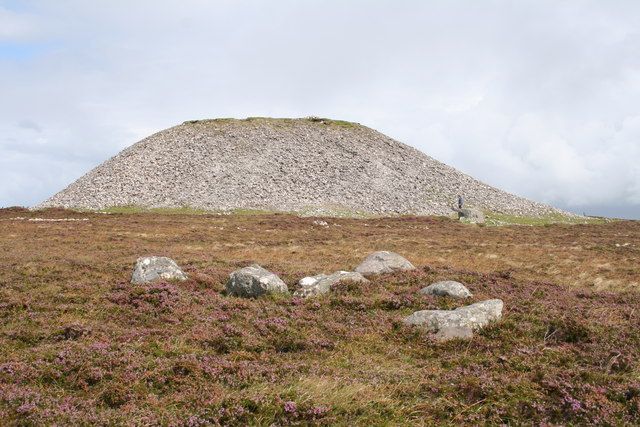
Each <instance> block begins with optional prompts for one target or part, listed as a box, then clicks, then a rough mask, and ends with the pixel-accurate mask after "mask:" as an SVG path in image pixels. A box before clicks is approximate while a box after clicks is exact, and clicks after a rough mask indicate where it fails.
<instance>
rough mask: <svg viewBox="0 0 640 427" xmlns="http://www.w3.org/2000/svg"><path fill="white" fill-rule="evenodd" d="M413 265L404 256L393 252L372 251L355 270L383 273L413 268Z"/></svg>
mask: <svg viewBox="0 0 640 427" xmlns="http://www.w3.org/2000/svg"><path fill="white" fill-rule="evenodd" d="M414 269H415V267H414V266H413V264H411V263H410V262H409V261H408V260H407V259H406V258H404V257H402V256H401V255H399V254H397V253H395V252H389V251H378V252H374V253H372V254H371V255H369V256H368V257H366V258H365V260H364V261H362V264H360V265H359V266H358V267H356V272H357V273H360V274H363V275H368V274H384V273H393V272H396V271H404V270H414Z"/></svg>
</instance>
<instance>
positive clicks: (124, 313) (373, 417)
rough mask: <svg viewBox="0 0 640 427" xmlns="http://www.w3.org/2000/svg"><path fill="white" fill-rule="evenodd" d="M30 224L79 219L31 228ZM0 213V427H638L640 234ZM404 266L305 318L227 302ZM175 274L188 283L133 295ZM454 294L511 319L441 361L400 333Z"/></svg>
mask: <svg viewBox="0 0 640 427" xmlns="http://www.w3.org/2000/svg"><path fill="white" fill-rule="evenodd" d="M16 217H23V218H36V217H38V218H78V219H82V218H88V220H86V221H57V222H53V221H29V220H27V219H14V218H16ZM313 221H314V219H313V218H298V217H294V216H288V215H226V216H225V215H166V214H159V213H154V214H113V215H104V214H87V213H74V212H67V211H41V212H27V211H21V210H17V209H13V210H0V231H1V232H0V254H1V255H0V419H2V423H3V424H20V425H40V424H55V423H57V424H74V425H78V424H103V425H104V424H109V425H112V424H140V425H144V424H149V425H155V424H165V425H190V426H198V425H209V424H214V425H215V424H223V425H229V424H231V425H242V424H258V425H270V424H272V423H275V424H278V425H291V424H294V425H295V424H313V423H317V424H341V425H379V424H393V425H406V424H417V425H423V424H424V425H432V424H469V425H477V424H485V423H489V424H500V423H507V424H543V423H562V424H584V423H594V424H638V423H640V377H639V373H640V371H639V365H638V362H639V360H638V354H639V352H638V349H639V348H640V328H639V326H640V310H638V306H639V304H640V294H639V293H638V291H637V287H638V281H639V280H640V263H639V261H638V259H639V258H640V256H639V255H640V223H638V222H613V223H609V224H600V225H597V224H592V225H552V226H540V227H477V226H470V225H463V224H458V223H455V222H453V221H451V220H448V219H440V218H390V219H364V220H363V219H361V220H355V219H336V220H328V222H329V225H328V226H327V227H324V226H320V225H316V224H314V223H313ZM378 249H386V250H393V251H397V252H399V253H401V254H403V255H405V256H406V257H407V258H408V259H410V260H411V261H412V262H413V263H414V264H415V265H417V266H418V267H419V268H418V270H417V271H415V272H411V273H402V274H396V275H391V276H385V277H380V278H375V279H374V280H372V281H371V283H370V284H366V285H364V284H353V283H344V284H341V285H339V286H338V287H336V288H335V289H334V290H333V292H331V293H330V294H328V295H325V296H322V297H319V298H316V299H310V300H306V301H302V300H297V299H292V298H290V297H278V298H275V297H269V298H264V299H260V300H244V299H239V298H234V297H229V296H226V295H224V292H223V289H224V281H225V279H226V276H227V275H228V273H229V272H230V271H232V270H233V269H235V268H237V267H240V266H244V265H246V264H247V263H249V262H252V261H255V262H258V263H260V264H261V265H263V266H264V267H266V268H268V269H271V270H272V271H274V272H276V273H278V274H280V276H281V277H282V278H283V279H284V280H285V281H286V282H287V284H288V285H289V287H290V289H292V288H293V286H294V283H295V282H296V280H297V279H298V278H300V277H302V276H305V275H309V274H314V273H318V272H327V273H329V272H332V271H334V270H337V269H351V268H353V267H355V266H356V265H357V264H358V263H359V261H360V260H361V259H362V258H364V257H365V256H366V255H367V254H368V253H369V252H371V251H373V250H378ZM144 255H166V256H169V257H172V258H174V259H175V260H176V261H178V263H179V264H180V265H181V266H182V267H183V268H184V269H185V271H186V272H187V273H188V274H189V275H190V277H191V278H190V280H188V281H186V282H183V283H164V282H160V283H155V284H153V285H145V286H132V285H130V284H129V283H128V281H129V279H130V274H131V271H132V267H133V264H134V262H135V259H136V258H137V257H139V256H144ZM441 278H447V279H457V280H460V281H462V282H464V283H466V284H468V287H469V288H470V289H471V291H472V292H474V294H475V298H474V300H475V301H477V300H482V299H487V298H502V299H503V300H504V301H505V312H504V318H503V320H502V321H501V322H500V323H498V324H495V325H493V326H491V327H489V328H487V329H485V330H484V331H482V332H481V333H480V334H478V335H477V336H476V337H475V338H474V339H473V340H471V341H466V342H465V341H451V342H447V343H436V342H434V341H432V340H431V338H430V337H429V336H427V335H426V334H424V333H422V332H420V331H419V330H416V329H412V328H408V327H405V326H403V325H401V324H400V323H399V320H400V319H402V317H403V316H406V315H408V314H410V313H411V312H412V311H415V310H418V309H426V308H436V307H441V308H451V307H455V306H456V305H458V304H460V303H458V302H456V301H453V300H448V299H444V300H442V299H435V298H433V297H428V296H422V295H418V294H417V293H416V291H417V290H418V289H419V288H420V287H422V286H424V285H426V284H429V283H430V282H431V281H433V280H435V279H441Z"/></svg>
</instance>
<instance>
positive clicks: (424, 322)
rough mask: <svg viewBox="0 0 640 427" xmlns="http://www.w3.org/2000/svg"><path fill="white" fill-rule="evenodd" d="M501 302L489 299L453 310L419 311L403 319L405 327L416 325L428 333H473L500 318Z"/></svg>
mask: <svg viewBox="0 0 640 427" xmlns="http://www.w3.org/2000/svg"><path fill="white" fill-rule="evenodd" d="M503 305H504V304H503V302H502V300H499V299H490V300H486V301H482V302H477V303H475V304H471V305H467V306H464V307H458V308H456V309H455V310H421V311H416V312H415V313H413V314H412V315H411V316H408V317H406V318H405V319H404V323H405V324H407V325H416V326H419V327H421V328H424V329H426V330H427V331H428V332H436V333H437V332H440V331H443V330H444V331H446V330H451V329H447V328H454V329H456V330H458V331H459V330H463V329H469V330H471V331H475V330H478V329H481V328H483V327H485V326H486V325H488V324H489V323H490V322H493V321H496V320H499V319H500V318H501V317H502V307H503Z"/></svg>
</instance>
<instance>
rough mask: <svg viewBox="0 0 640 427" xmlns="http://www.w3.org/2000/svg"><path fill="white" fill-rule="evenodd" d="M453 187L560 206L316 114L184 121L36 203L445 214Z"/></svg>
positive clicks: (494, 204)
mask: <svg viewBox="0 0 640 427" xmlns="http://www.w3.org/2000/svg"><path fill="white" fill-rule="evenodd" d="M458 194H462V195H463V196H464V199H465V203H467V204H468V205H472V206H476V207H479V208H482V209H485V210H491V211H494V212H500V213H504V214H512V215H526V216H539V215H546V214H552V213H558V212H560V211H558V210H555V209H553V208H551V207H549V206H546V205H543V204H540V203H535V202H532V201H530V200H527V199H524V198H521V197H517V196H514V195H511V194H509V193H506V192H503V191H500V190H498V189H496V188H493V187H490V186H488V185H486V184H483V183H482V182H479V181H477V180H475V179H473V178H471V177H470V176H468V175H465V174H463V173H461V172H459V171H457V170H456V169H454V168H452V167H449V166H447V165H445V164H443V163H440V162H438V161H436V160H434V159H433V158H431V157H429V156H427V155H425V154H424V153H422V152H420V151H418V150H416V149H414V148H411V147H409V146H407V145H405V144H402V143H400V142H398V141H395V140H393V139H391V138H389V137H387V136H385V135H383V134H381V133H379V132H376V131H375V130H372V129H369V128H367V127H365V126H361V125H359V124H355V123H348V122H340V121H332V120H325V119H315V118H306V119H266V118H251V119H245V120H235V119H215V120H201V121H191V122H185V123H183V124H182V125H179V126H175V127H172V128H170V129H166V130H163V131H161V132H158V133H156V134H154V135H151V136H149V137H148V138H145V139H143V140H142V141H140V142H138V143H136V144H134V145H132V146H131V147H129V148H127V149H125V150H123V151H122V152H120V153H119V154H118V155H116V156H115V157H113V158H111V159H109V160H107V161H106V162H104V163H103V164H101V165H100V166H98V167H96V168H95V169H93V170H92V171H90V172H89V173H88V174H86V175H84V176H83V177H81V178H80V179H78V180H77V181H76V182H74V183H73V184H71V185H70V186H69V187H67V188H66V189H64V190H63V191H61V192H59V193H58V194H56V195H54V196H53V197H51V198H50V199H48V200H46V201H45V202H44V203H42V204H41V205H39V206H37V208H43V207H65V208H82V209H105V208H109V207H114V206H130V205H131V206H139V207H145V208H175V207H184V206H188V207H193V208H202V209H208V210H215V211H225V210H233V209H260V210H271V211H293V212H299V213H301V214H308V215H323V214H326V215H350V214H356V213H369V214H386V215H388V214H419V215H449V214H451V213H452V212H453V211H452V208H451V206H452V205H453V204H454V202H455V201H456V197H457V195H458Z"/></svg>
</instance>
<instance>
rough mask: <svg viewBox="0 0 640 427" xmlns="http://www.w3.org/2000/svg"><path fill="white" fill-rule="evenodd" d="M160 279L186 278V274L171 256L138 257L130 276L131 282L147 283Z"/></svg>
mask: <svg viewBox="0 0 640 427" xmlns="http://www.w3.org/2000/svg"><path fill="white" fill-rule="evenodd" d="M161 279H164V280H187V275H186V274H185V273H184V272H183V271H182V270H181V269H180V267H178V264H176V262H175V261H174V260H172V259H171V258H167V257H158V256H151V257H144V258H138V260H137V261H136V266H135V268H134V270H133V275H132V276H131V283H134V284H140V283H149V282H153V281H155V280H161Z"/></svg>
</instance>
